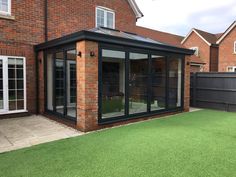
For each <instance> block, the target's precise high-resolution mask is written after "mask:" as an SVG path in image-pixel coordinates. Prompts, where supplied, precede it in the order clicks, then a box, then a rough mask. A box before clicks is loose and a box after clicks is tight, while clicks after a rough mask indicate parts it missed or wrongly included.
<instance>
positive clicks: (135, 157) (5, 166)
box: [0, 110, 236, 177]
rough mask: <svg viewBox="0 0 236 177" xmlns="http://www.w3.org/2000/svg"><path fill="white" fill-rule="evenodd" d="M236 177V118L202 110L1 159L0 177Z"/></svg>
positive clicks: (58, 142)
mask: <svg viewBox="0 0 236 177" xmlns="http://www.w3.org/2000/svg"><path fill="white" fill-rule="evenodd" d="M14 176H16V177H39V176H40V177H54V176H57V177H77V176H78V177H98V176H99V177H235V176H236V113H226V112H218V111H212V110H202V111H197V112H192V113H183V114H179V115H175V116H170V117H168V118H165V119H155V120H151V121H145V122H141V123H136V124H132V125H128V126H123V127H118V128H113V129H107V130H103V131H99V132H94V133H90V134H86V135H84V136H80V137H75V138H70V139H66V140H60V141H55V142H52V143H46V144H42V145H38V146H34V147H30V148H25V149H22V150H17V151H13V152H9V153H3V154H0V177H14Z"/></svg>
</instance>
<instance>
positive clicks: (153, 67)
mask: <svg viewBox="0 0 236 177" xmlns="http://www.w3.org/2000/svg"><path fill="white" fill-rule="evenodd" d="M101 47H102V48H101V50H100V51H101V53H100V54H99V56H101V58H99V121H101V123H103V122H109V121H113V120H114V121H115V120H116V119H117V120H121V119H122V120H123V119H131V118H135V117H140V116H149V115H154V114H158V113H164V112H168V111H170V112H171V111H174V110H181V109H182V103H183V86H182V85H183V80H182V79H183V66H182V64H183V58H182V55H177V54H171V53H169V54H167V53H165V52H158V51H156V52H155V51H147V50H140V51H139V50H138V49H133V48H128V47H127V48H123V51H122V48H121V47H117V48H116V47H115V46H108V45H106V44H102V45H101ZM103 47H104V48H103Z"/></svg>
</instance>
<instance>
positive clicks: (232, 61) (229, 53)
mask: <svg viewBox="0 0 236 177" xmlns="http://www.w3.org/2000/svg"><path fill="white" fill-rule="evenodd" d="M234 41H236V27H235V28H234V29H233V30H232V31H231V32H230V33H229V34H228V35H227V36H226V37H225V38H224V39H223V41H221V43H220V45H219V66H218V69H219V72H226V71H227V67H228V66H236V54H235V53H233V52H234V51H233V48H234Z"/></svg>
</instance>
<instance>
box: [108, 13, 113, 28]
mask: <svg viewBox="0 0 236 177" xmlns="http://www.w3.org/2000/svg"><path fill="white" fill-rule="evenodd" d="M107 27H108V28H114V14H113V13H112V12H107Z"/></svg>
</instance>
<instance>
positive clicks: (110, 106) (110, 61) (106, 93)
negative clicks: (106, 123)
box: [102, 50, 125, 118]
mask: <svg viewBox="0 0 236 177" xmlns="http://www.w3.org/2000/svg"><path fill="white" fill-rule="evenodd" d="M124 114H125V52H121V51H114V50H102V118H110V117H117V116H123V115H124Z"/></svg>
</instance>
